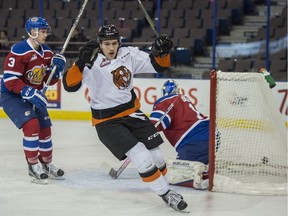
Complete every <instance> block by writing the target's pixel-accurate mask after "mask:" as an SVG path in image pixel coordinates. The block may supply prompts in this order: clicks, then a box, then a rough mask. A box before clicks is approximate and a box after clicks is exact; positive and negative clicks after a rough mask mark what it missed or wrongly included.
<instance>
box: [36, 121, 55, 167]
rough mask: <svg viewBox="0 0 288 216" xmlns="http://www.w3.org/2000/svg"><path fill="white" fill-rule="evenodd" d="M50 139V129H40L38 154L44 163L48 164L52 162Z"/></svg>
mask: <svg viewBox="0 0 288 216" xmlns="http://www.w3.org/2000/svg"><path fill="white" fill-rule="evenodd" d="M52 150H53V145H52V139H51V128H50V127H49V128H40V133H39V152H40V156H41V158H39V159H40V160H41V161H42V162H44V163H50V162H51V161H52Z"/></svg>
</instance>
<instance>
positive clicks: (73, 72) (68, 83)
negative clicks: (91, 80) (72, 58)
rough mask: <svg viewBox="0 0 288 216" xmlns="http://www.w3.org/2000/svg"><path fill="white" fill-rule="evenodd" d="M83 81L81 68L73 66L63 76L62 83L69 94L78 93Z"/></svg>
mask: <svg viewBox="0 0 288 216" xmlns="http://www.w3.org/2000/svg"><path fill="white" fill-rule="evenodd" d="M82 79H83V76H82V73H81V71H80V69H79V67H78V66H77V65H75V64H73V65H72V67H71V68H69V70H68V71H66V73H64V75H63V79H62V82H63V86H64V89H65V90H66V91H68V92H75V91H77V90H78V89H79V88H80V87H81V86H82Z"/></svg>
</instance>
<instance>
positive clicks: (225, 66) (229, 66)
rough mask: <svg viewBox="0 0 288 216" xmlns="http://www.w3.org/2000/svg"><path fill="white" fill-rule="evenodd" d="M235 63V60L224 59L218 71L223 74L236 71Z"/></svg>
mask: <svg viewBox="0 0 288 216" xmlns="http://www.w3.org/2000/svg"><path fill="white" fill-rule="evenodd" d="M234 67H235V61H234V60H233V59H222V60H220V62H219V65H218V69H219V70H221V71H223V72H231V71H233V70H234Z"/></svg>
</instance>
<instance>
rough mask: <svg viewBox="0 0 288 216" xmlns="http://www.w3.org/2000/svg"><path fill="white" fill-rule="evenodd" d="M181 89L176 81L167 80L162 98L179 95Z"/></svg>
mask: <svg viewBox="0 0 288 216" xmlns="http://www.w3.org/2000/svg"><path fill="white" fill-rule="evenodd" d="M178 93H179V88H178V84H177V82H176V81H175V80H172V79H169V80H167V81H166V82H165V83H164V85H163V88H162V96H166V95H169V94H178Z"/></svg>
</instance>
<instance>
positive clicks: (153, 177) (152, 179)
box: [142, 169, 161, 182]
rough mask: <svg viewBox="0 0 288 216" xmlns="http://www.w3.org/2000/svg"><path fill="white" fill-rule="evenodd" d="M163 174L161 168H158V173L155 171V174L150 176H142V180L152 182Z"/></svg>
mask: <svg viewBox="0 0 288 216" xmlns="http://www.w3.org/2000/svg"><path fill="white" fill-rule="evenodd" d="M160 176H161V172H160V170H159V169H158V170H157V172H156V173H154V174H153V175H151V176H149V177H144V178H143V177H142V180H143V181H144V182H152V181H155V180H156V179H158V178H159V177H160Z"/></svg>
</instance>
